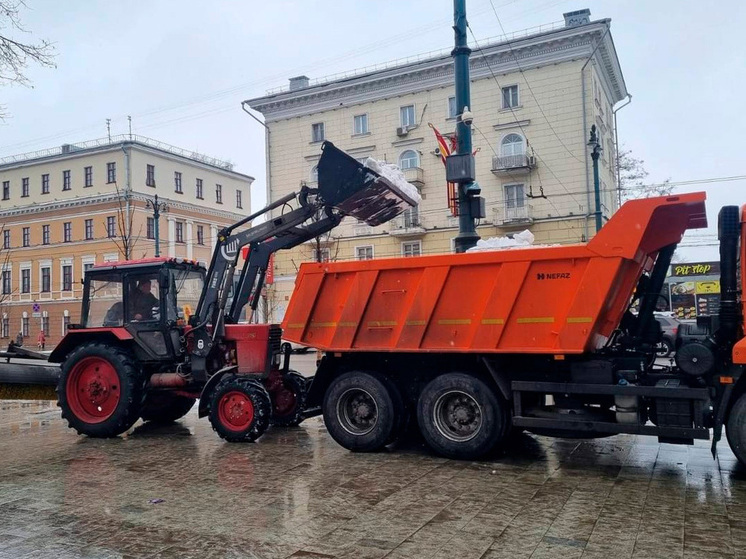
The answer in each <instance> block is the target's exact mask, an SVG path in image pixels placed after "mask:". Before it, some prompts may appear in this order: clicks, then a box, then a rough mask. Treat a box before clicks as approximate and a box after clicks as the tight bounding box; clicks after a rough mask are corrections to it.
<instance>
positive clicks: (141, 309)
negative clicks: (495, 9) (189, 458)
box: [49, 142, 417, 441]
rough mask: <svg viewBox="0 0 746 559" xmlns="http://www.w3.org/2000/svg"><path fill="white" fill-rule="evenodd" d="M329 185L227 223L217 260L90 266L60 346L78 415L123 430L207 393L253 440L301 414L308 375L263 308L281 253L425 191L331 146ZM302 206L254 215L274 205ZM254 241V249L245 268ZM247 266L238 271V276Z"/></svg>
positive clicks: (65, 400) (226, 427)
mask: <svg viewBox="0 0 746 559" xmlns="http://www.w3.org/2000/svg"><path fill="white" fill-rule="evenodd" d="M322 150H323V151H322V156H321V158H320V160H319V165H318V169H319V183H318V184H319V186H318V188H317V189H311V188H308V187H305V186H304V187H302V189H301V191H300V193H299V194H298V195H296V194H295V193H292V194H289V195H287V196H285V197H283V198H281V199H279V200H277V201H276V202H274V203H272V204H270V205H269V206H267V207H266V208H264V209H263V210H261V211H259V212H257V213H255V214H252V215H250V216H248V217H246V218H245V219H243V220H241V221H239V222H238V223H236V224H234V225H232V226H230V227H227V228H225V229H223V230H222V231H220V233H219V235H218V239H217V243H216V246H215V250H214V253H213V256H212V261H211V263H210V266H209V269H207V270H205V268H204V267H203V266H202V265H200V264H198V263H196V262H193V261H188V260H182V259H175V258H149V259H144V260H135V261H125V262H114V263H106V264H100V265H97V266H94V267H93V268H92V269H90V270H89V271H87V272H86V275H85V288H84V296H83V306H82V312H81V318H80V324H77V325H71V326H70V330H69V332H68V334H67V335H66V336H65V337H64V338H63V340H62V341H61V342H60V344H59V345H58V346H57V347H56V348H55V349H54V351H53V352H52V354H51V356H50V359H49V360H50V361H52V362H56V363H60V364H61V375H60V380H59V383H58V386H57V394H58V405H59V406H60V408H62V415H63V417H64V418H65V419H67V421H68V423H69V425H70V426H71V427H72V428H74V429H76V430H77V431H78V433H81V434H86V435H88V436H92V437H113V436H117V435H119V434H121V433H124V432H125V431H127V430H128V429H129V428H130V427H132V425H133V424H134V423H135V422H136V421H137V420H138V419H139V418H142V419H144V420H146V421H162V422H168V421H173V420H176V419H178V418H180V417H182V416H183V415H185V414H186V413H187V412H188V411H189V410H190V409H191V408H192V406H193V405H194V402H195V401H196V400H197V399H199V402H200V403H199V416H200V417H204V416H209V418H210V422H211V423H212V426H213V428H214V429H215V430H216V431H217V432H218V434H219V435H220V436H221V437H222V438H224V439H226V440H229V441H253V440H255V439H256V438H258V437H259V436H261V435H262V433H264V431H265V430H266V429H267V427H268V426H269V425H270V423H274V424H277V425H297V424H298V423H300V422H301V421H302V420H303V419H304V418H305V417H308V416H310V415H314V414H316V413H318V411H317V410H306V409H305V398H306V385H307V381H306V379H304V378H303V377H302V376H301V375H300V374H298V373H297V372H294V371H292V370H290V369H289V352H287V351H286V352H285V360H284V363H281V362H282V350H281V341H280V340H281V337H282V330H281V328H280V327H279V326H278V325H272V324H249V323H241V322H240V319H241V317H242V316H243V311H244V308H245V307H246V306H247V305H248V306H249V309H250V312H248V313H246V314H247V315H248V317H249V319H251V317H252V315H253V312H254V311H255V310H256V308H257V306H258V303H259V297H258V294H259V293H260V292H261V290H262V287H263V285H264V276H265V273H266V270H267V266H268V264H269V259H270V256H271V255H272V254H273V253H274V252H276V251H278V250H283V249H288V248H292V247H295V246H297V245H299V244H300V243H303V242H305V241H308V240H310V239H313V238H315V237H318V236H320V235H322V234H324V233H326V232H328V231H329V230H331V229H332V228H334V227H336V226H337V225H338V224H339V223H340V222H341V220H342V218H343V217H344V216H345V215H350V216H353V217H355V218H357V219H360V220H363V221H366V222H367V223H368V224H370V225H374V226H375V225H379V224H381V223H384V222H386V221H388V220H390V219H392V218H393V217H395V216H396V215H398V214H400V213H401V212H402V211H404V210H405V209H406V208H407V207H409V206H413V205H415V204H416V203H417V200H416V199H414V196H413V194H412V190H411V189H412V188H413V187H411V186H410V185H408V184H406V183H397V182H396V181H394V182H392V181H391V180H389V179H388V178H385V177H383V176H381V175H380V174H378V173H376V172H375V171H373V170H372V169H370V168H369V167H366V166H365V165H363V164H361V163H359V162H358V161H357V160H355V159H353V158H352V157H350V156H349V155H347V154H345V153H344V152H342V151H341V150H339V149H337V148H336V147H334V145H333V144H331V143H330V142H326V143H325V144H324V145H323V146H322ZM293 201H297V207H296V208H295V209H291V210H289V211H286V212H285V213H283V214H281V215H279V216H276V217H269V218H267V219H266V220H265V221H264V222H263V223H260V224H259V225H256V226H254V227H248V228H244V226H246V225H247V224H249V222H250V221H251V220H253V219H255V218H257V217H259V216H260V215H263V214H266V213H267V212H269V211H270V210H273V209H275V208H279V207H288V206H289V204H291V203H292V202H293ZM243 247H248V248H249V257H248V258H247V259H245V261H244V262H243V267H242V268H241V270H240V274H238V275H237V264H238V257H239V254H240V252H241V249H242V248H243ZM236 277H237V279H236Z"/></svg>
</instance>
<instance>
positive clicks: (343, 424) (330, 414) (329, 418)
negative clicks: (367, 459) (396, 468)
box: [322, 371, 402, 452]
mask: <svg viewBox="0 0 746 559" xmlns="http://www.w3.org/2000/svg"><path fill="white" fill-rule="evenodd" d="M322 411H323V414H324V423H325V424H326V428H327V430H328V431H329V434H330V435H331V436H332V438H333V439H334V440H335V441H337V443H339V444H340V445H342V446H343V447H344V448H346V449H348V450H351V451H353V452H372V451H376V450H380V449H381V448H383V447H384V446H386V445H387V444H389V443H391V442H392V441H393V440H394V439H395V438H396V437H397V436H398V430H399V429H400V427H401V421H402V420H401V416H402V409H401V396H399V394H398V391H397V390H396V389H395V388H393V389H392V385H391V383H390V382H389V381H387V380H385V379H383V378H382V377H380V376H379V375H376V374H374V373H365V372H362V371H352V372H349V373H345V374H343V375H341V376H340V377H338V378H336V379H334V380H333V381H332V383H331V384H330V385H329V388H328V389H327V390H326V394H325V395H324V403H323V405H322Z"/></svg>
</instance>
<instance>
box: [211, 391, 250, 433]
mask: <svg viewBox="0 0 746 559" xmlns="http://www.w3.org/2000/svg"><path fill="white" fill-rule="evenodd" d="M218 419H220V423H221V424H222V425H223V426H224V427H225V428H226V429H229V430H231V431H245V430H246V429H248V428H249V426H250V425H251V422H252V421H254V402H252V401H251V398H250V397H249V396H248V394H245V393H244V392H241V391H239V390H232V391H230V392H226V393H225V394H223V397H222V398H220V403H219V404H218Z"/></svg>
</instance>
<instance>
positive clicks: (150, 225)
mask: <svg viewBox="0 0 746 559" xmlns="http://www.w3.org/2000/svg"><path fill="white" fill-rule="evenodd" d="M145 229H146V232H147V236H148V239H155V218H154V217H149V218H148V221H147V226H146V227H145Z"/></svg>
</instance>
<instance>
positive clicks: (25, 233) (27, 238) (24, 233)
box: [21, 227, 31, 247]
mask: <svg viewBox="0 0 746 559" xmlns="http://www.w3.org/2000/svg"><path fill="white" fill-rule="evenodd" d="M21 241H22V243H23V246H25V247H27V246H31V228H30V227H24V228H23V229H21Z"/></svg>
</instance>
